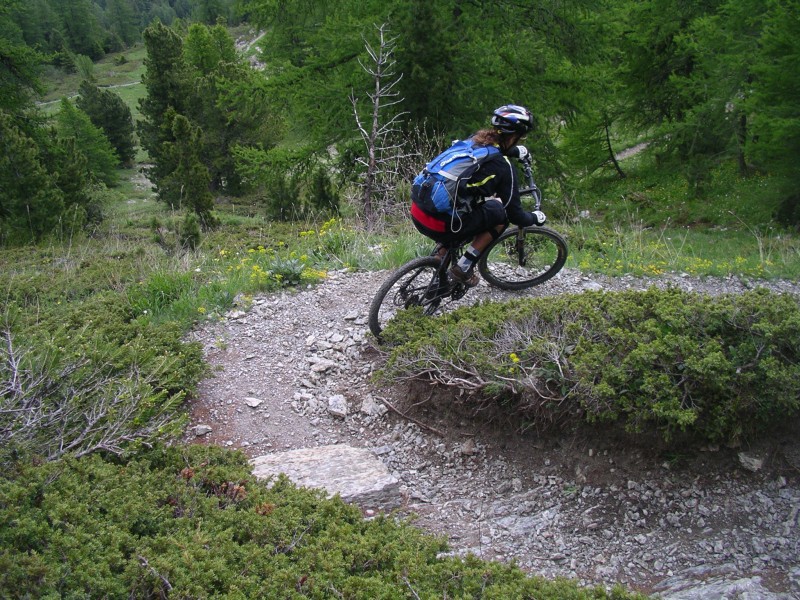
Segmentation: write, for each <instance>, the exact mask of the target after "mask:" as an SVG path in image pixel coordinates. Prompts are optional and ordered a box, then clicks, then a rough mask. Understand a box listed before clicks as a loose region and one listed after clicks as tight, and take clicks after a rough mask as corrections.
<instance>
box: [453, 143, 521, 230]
mask: <svg viewBox="0 0 800 600" xmlns="http://www.w3.org/2000/svg"><path fill="white" fill-rule="evenodd" d="M466 190H467V193H468V194H469V195H471V196H480V197H482V198H489V197H492V196H496V197H497V198H500V200H501V201H502V203H503V207H504V208H505V210H506V215H507V216H508V220H509V221H511V222H512V223H513V224H514V225H519V226H520V227H527V226H528V225H533V224H534V223H536V219H535V218H534V217H533V215H532V214H531V213H530V212H528V211H527V210H524V209H523V208H522V203H521V202H520V199H519V184H518V183H517V170H516V168H515V166H514V165H513V164H512V163H511V160H510V159H509V158H508V157H507V156H504V155H503V154H495V155H492V156H491V157H489V158H488V159H486V160H485V161H484V162H483V163H481V166H480V167H479V168H478V170H477V171H475V173H474V174H473V175H472V177H470V178H469V180H468V181H467V187H466Z"/></svg>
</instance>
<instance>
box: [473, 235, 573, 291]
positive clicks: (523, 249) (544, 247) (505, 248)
mask: <svg viewBox="0 0 800 600" xmlns="http://www.w3.org/2000/svg"><path fill="white" fill-rule="evenodd" d="M566 262H567V242H566V240H565V239H564V238H563V237H561V235H559V234H558V233H556V232H555V231H553V230H552V229H548V228H547V227H537V226H532V227H524V228H522V229H517V228H516V227H514V228H512V229H509V230H507V231H506V232H505V233H503V234H502V235H501V236H500V237H499V238H497V239H496V240H495V241H494V242H492V243H491V244H490V245H489V247H488V248H487V249H486V250H484V252H483V254H482V255H481V257H480V259H478V270H479V271H480V274H481V275H482V276H483V278H484V279H485V280H486V281H488V282H489V283H490V284H491V285H494V286H496V287H498V288H500V289H503V290H524V289H526V288H529V287H533V286H534V285H539V284H540V283H544V282H545V281H547V280H548V279H550V278H551V277H553V276H554V275H555V274H556V273H558V272H559V271H560V270H561V269H562V267H563V266H564V263H566Z"/></svg>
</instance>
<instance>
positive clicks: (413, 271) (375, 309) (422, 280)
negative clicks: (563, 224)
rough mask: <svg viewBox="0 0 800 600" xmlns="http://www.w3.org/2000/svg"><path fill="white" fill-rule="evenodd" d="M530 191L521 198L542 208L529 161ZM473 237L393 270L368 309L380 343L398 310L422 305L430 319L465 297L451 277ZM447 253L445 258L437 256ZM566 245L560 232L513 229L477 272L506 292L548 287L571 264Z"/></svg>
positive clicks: (493, 245)
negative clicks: (543, 284)
mask: <svg viewBox="0 0 800 600" xmlns="http://www.w3.org/2000/svg"><path fill="white" fill-rule="evenodd" d="M522 164H523V169H524V171H525V176H526V178H527V181H528V187H526V188H524V189H521V190H520V196H530V197H532V198H533V201H534V210H540V208H541V204H542V192H541V190H539V188H538V187H537V185H536V183H535V182H534V180H533V171H532V169H531V163H530V161H529V160H527V161H523V162H522ZM470 241H471V237H470V238H467V239H463V240H457V241H454V242H452V243H449V244H446V245H444V246H442V245H440V244H437V246H436V248H435V249H434V251H433V252H432V253H431V255H429V256H422V257H419V258H415V259H413V260H411V261H409V262H407V263H406V264H404V265H403V266H402V267H400V268H399V269H397V270H396V271H394V272H393V273H392V274H391V275H390V276H389V278H388V279H386V281H385V282H384V283H383V285H381V287H380V289H379V290H378V292H377V293H376V294H375V297H374V299H373V300H372V304H371V305H370V310H369V328H370V331H372V334H373V335H374V336H375V337H376V338H378V339H380V336H381V332H382V331H383V329H384V327H385V326H386V323H387V322H388V321H389V319H391V318H392V317H393V316H394V315H395V314H396V313H397V312H398V311H399V310H404V309H407V308H411V307H415V306H419V307H420V308H421V309H422V311H423V313H424V314H426V315H434V314H436V313H438V312H441V311H444V310H445V309H446V308H447V306H448V305H449V304H451V303H453V302H456V301H458V300H460V299H461V298H463V297H464V295H465V294H466V293H467V291H468V290H469V287H468V286H466V285H465V284H463V283H461V282H458V281H455V280H453V279H452V278H451V277H449V276H448V273H447V271H448V269H449V268H450V266H451V265H453V264H455V263H457V262H458V260H459V258H460V257H461V256H462V254H463V253H464V249H465V248H466V246H467V245H468V244H469V242H470ZM441 248H444V249H445V254H444V257H440V256H439V255H438V252H439V250H440V249H441ZM567 252H568V251H567V242H566V240H565V239H564V238H563V237H562V236H561V235H560V234H559V233H557V232H555V231H553V230H552V229H549V228H547V227H543V226H541V225H531V226H529V227H516V226H514V227H510V228H509V229H506V231H504V232H503V233H502V234H501V235H500V236H499V237H498V238H497V239H496V240H494V241H493V242H492V243H491V244H489V246H488V247H487V248H486V249H485V250H484V251H483V253H481V256H480V258H478V265H477V269H478V272H479V273H480V274H481V276H482V277H483V279H484V280H486V282H487V283H489V285H492V286H495V287H497V288H500V289H502V290H524V289H528V288H531V287H533V286H535V285H539V284H541V283H544V282H545V281H547V280H548V279H550V278H551V277H553V276H554V275H556V273H558V272H559V271H560V270H561V269H562V267H563V266H564V263H566V261H567Z"/></svg>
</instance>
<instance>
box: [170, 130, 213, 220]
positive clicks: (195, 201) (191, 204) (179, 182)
mask: <svg viewBox="0 0 800 600" xmlns="http://www.w3.org/2000/svg"><path fill="white" fill-rule="evenodd" d="M172 135H173V138H174V140H175V141H174V142H165V148H164V149H163V150H162V151H163V153H164V154H165V155H169V156H170V158H171V160H170V162H171V163H173V164H175V170H174V171H173V172H172V173H170V174H168V175H167V176H166V177H164V178H163V180H162V184H161V186H160V189H159V196H160V198H161V199H162V200H164V201H165V202H167V203H169V204H171V205H173V206H177V207H179V208H186V209H187V210H189V211H192V212H194V213H195V214H197V216H198V218H199V219H200V222H201V223H202V225H203V227H206V228H209V227H213V226H215V225H216V219H215V217H214V215H213V213H212V210H213V208H214V197H213V196H212V195H211V192H210V191H209V184H210V182H211V178H210V177H209V174H208V169H207V168H206V167H205V166H204V165H203V163H202V162H200V158H199V156H198V152H199V140H200V138H201V136H202V132H201V131H200V129H199V128H197V127H192V124H191V123H190V122H189V119H187V118H186V117H184V116H183V115H176V116H175V119H174V121H173V126H172Z"/></svg>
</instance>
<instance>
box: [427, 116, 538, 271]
mask: <svg viewBox="0 0 800 600" xmlns="http://www.w3.org/2000/svg"><path fill="white" fill-rule="evenodd" d="M532 128H533V117H532V115H531V113H530V111H529V110H528V109H527V108H525V107H523V106H518V105H515V104H507V105H504V106H501V107H500V108H498V109H496V110H495V111H494V112H493V113H492V118H491V127H489V128H486V129H481V130H479V131H477V132H476V133H475V134H473V135H472V136H471V137H470V138H469V140H471V141H472V143H473V145H478V146H495V147H496V148H498V149H499V150H500V152H499V153H493V154H491V155H490V156H489V158H487V159H485V160H484V161H483V162H482V163H481V164H480V166H479V168H478V170H477V171H475V173H473V174H472V176H470V177H469V178H468V179H467V183H466V188H465V189H466V190H468V191H469V195H470V197H471V198H476V199H477V200H476V201H473V202H472V206H471V210H469V211H467V212H461V211H459V214H458V217H459V218H458V219H457V220H454V219H451V218H450V217H449V216H446V215H445V216H443V215H442V214H441V213H439V214H432V213H430V212H427V211H425V210H423V209H422V208H421V207H420V206H419V205H418V204H417V202H415V200H416V199H415V198H414V194H413V193H412V203H411V219H412V221H413V223H414V226H415V227H416V228H417V230H418V231H419V232H420V233H422V234H423V235H425V236H427V237H429V238H431V239H433V240H434V241H436V242H438V243H439V246H438V248H437V253H438V254H439V255H440V256H443V255H444V246H443V245H444V244H447V243H449V242H453V241H459V240H464V239H468V238H470V237H472V242H471V244H470V245H469V247H468V248H467V250H466V251H465V252H464V255H463V256H462V257H461V259H460V260H459V261H458V263H457V264H454V265H453V266H452V267H451V268H450V270H449V271H448V273H449V275H450V277H452V278H453V279H454V280H456V281H458V282H461V283H464V284H465V285H467V286H470V287H472V286H475V285H477V284H478V274H477V273H476V272H474V267H475V264H476V263H477V261H478V258H479V257H480V255H481V252H483V251H484V250H485V249H486V247H487V246H488V245H489V244H490V243H491V242H492V240H494V239H497V237H498V236H499V235H500V234H501V233H503V231H504V230H505V229H506V227H508V223H509V221H510V222H511V223H514V224H515V225H519V226H520V227H526V226H528V225H541V224H542V223H544V220H545V215H544V214H543V213H541V212H539V211H536V212H528V211H526V210H524V209H523V208H522V203H521V202H520V197H519V185H518V184H517V174H516V169H515V167H514V165H512V164H511V161H510V160H509V158H517V159H520V160H530V153H529V152H528V149H527V148H526V147H525V146H521V145H518V144H519V142H520V141H521V140H522V139H523V138H524V137H525V135H526V134H527V133H528V132H529V131H530V130H531V129H532ZM445 217H446V218H445Z"/></svg>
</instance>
